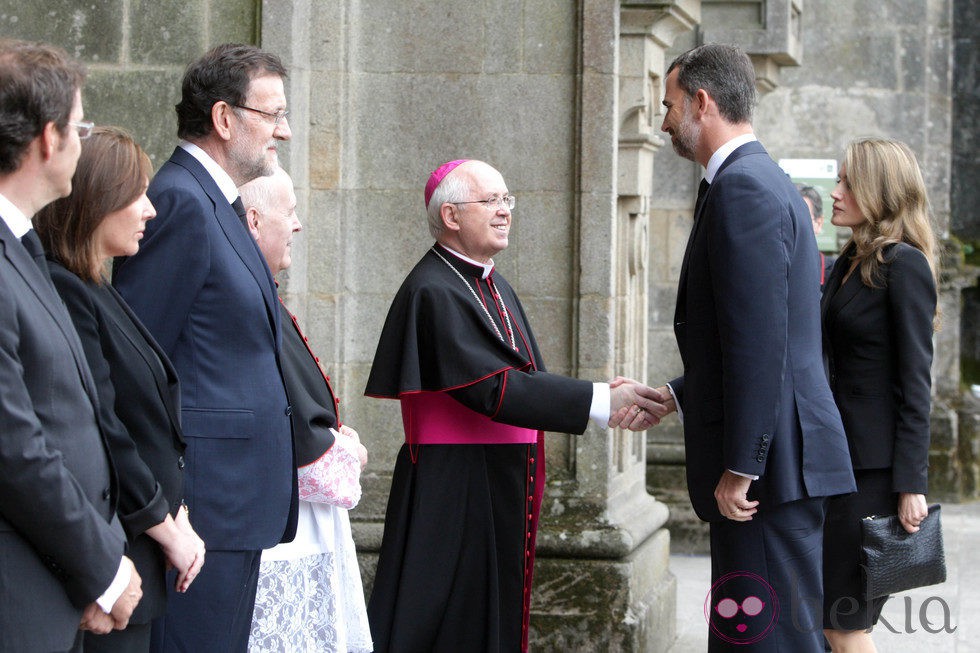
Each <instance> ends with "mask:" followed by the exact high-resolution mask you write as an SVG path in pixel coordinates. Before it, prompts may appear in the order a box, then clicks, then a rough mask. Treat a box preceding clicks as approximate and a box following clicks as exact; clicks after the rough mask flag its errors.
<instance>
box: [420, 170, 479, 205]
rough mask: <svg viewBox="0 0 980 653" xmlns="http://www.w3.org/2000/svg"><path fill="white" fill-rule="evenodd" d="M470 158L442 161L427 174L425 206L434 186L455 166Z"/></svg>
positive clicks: (433, 190)
mask: <svg viewBox="0 0 980 653" xmlns="http://www.w3.org/2000/svg"><path fill="white" fill-rule="evenodd" d="M470 160H471V159H456V160H455V161H450V162H448V163H443V164H442V165H441V166H439V167H438V168H436V169H435V170H433V171H432V174H431V175H429V181H427V182H425V208H426V209H428V208H429V200H431V199H432V193H434V192H436V188H438V187H439V184H441V183H442V180H443V179H445V178H446V175H448V174H449V173H450V172H452V171H453V170H455V169H456V166H458V165H460V164H463V163H466V162H467V161H470Z"/></svg>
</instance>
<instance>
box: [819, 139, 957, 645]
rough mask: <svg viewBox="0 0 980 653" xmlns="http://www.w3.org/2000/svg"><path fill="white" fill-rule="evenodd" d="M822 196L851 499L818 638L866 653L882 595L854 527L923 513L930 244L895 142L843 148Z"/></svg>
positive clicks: (826, 298)
mask: <svg viewBox="0 0 980 653" xmlns="http://www.w3.org/2000/svg"><path fill="white" fill-rule="evenodd" d="M831 197H832V198H833V199H834V212H833V219H832V222H833V224H834V225H836V226H839V227H850V228H851V230H852V233H853V235H852V237H851V240H850V241H849V242H848V243H847V244H846V245H845V246H844V248H843V250H842V252H841V256H840V257H839V258H838V259H837V263H836V264H835V265H834V269H833V271H832V272H831V274H830V277H829V279H828V280H827V284H826V286H825V288H824V294H823V300H822V301H821V313H822V321H823V335H824V350H825V354H826V359H827V361H828V364H829V373H830V385H831V388H832V389H833V392H834V399H835V400H836V402H837V406H838V408H839V409H840V413H841V417H842V418H843V421H844V430H845V431H846V433H847V440H848V444H849V447H850V451H851V460H852V462H853V465H854V475H855V478H856V480H857V487H858V491H857V493H855V494H851V495H844V496H840V497H834V498H832V499H831V500H830V504H829V506H828V510H827V518H826V522H825V526H824V634H825V635H826V636H827V639H828V641H829V642H830V644H831V646H832V647H833V650H834V651H845V650H846V651H875V650H876V649H875V646H874V642H873V641H872V639H871V635H870V633H869V632H866V631H867V630H868V629H869V628H870V627H871V626H873V625H874V624H875V623H877V621H878V616H879V614H880V612H881V608H882V606H883V605H884V603H885V600H886V598H887V597H886V598H881V599H875V600H873V601H871V602H865V601H864V600H863V595H862V580H861V578H862V577H861V570H860V567H859V558H858V554H859V549H860V533H861V531H860V520H861V519H862V518H863V517H866V516H868V515H871V514H877V515H887V514H892V515H893V514H898V516H899V519H900V520H901V523H902V525H903V526H904V528H905V530H907V531H908V532H910V533H914V532H916V531H917V530H918V529H919V523H920V522H921V521H922V519H923V518H924V517H925V516H926V514H927V507H926V499H925V495H926V492H927V491H928V467H929V409H930V405H931V397H930V395H931V376H930V368H931V366H932V334H933V331H934V325H935V323H936V321H937V308H936V306H937V297H936V279H937V273H936V253H935V246H936V245H935V243H936V238H935V235H934V233H933V229H932V225H931V223H930V221H929V212H928V200H927V198H926V189H925V183H924V182H923V180H922V173H921V172H920V171H919V166H918V164H917V163H916V160H915V155H914V154H913V153H912V151H911V150H910V149H909V147H908V146H907V145H905V144H904V143H900V142H897V141H892V140H883V139H862V140H858V141H854V142H852V143H851V144H850V145H848V147H847V150H846V152H845V154H844V161H843V163H842V164H841V167H840V175H839V179H838V182H837V187H836V188H835V189H834V192H833V193H831Z"/></svg>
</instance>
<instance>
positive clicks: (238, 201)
mask: <svg viewBox="0 0 980 653" xmlns="http://www.w3.org/2000/svg"><path fill="white" fill-rule="evenodd" d="M231 208H233V209H235V213H237V214H238V219H239V220H241V221H242V224H244V225H245V226H246V227H247V226H248V225H247V224H246V223H245V205H244V204H243V203H242V197H241V195H239V196H238V197H236V198H235V201H234V202H232V203H231Z"/></svg>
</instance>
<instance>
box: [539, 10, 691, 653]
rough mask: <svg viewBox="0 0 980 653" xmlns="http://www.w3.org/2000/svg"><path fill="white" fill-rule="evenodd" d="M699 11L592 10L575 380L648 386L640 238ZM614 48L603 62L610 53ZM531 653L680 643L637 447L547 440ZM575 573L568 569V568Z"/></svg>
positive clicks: (658, 527)
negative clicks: (672, 50) (683, 40)
mask: <svg viewBox="0 0 980 653" xmlns="http://www.w3.org/2000/svg"><path fill="white" fill-rule="evenodd" d="M698 6H699V3H698V2H696V1H687V2H644V3H639V2H619V1H617V0H606V1H601V2H600V1H588V0H585V1H584V2H583V3H582V11H581V23H580V29H581V57H580V60H581V69H580V77H579V106H580V121H579V131H578V138H579V141H580V143H579V148H578V149H579V152H580V153H581V154H580V159H579V184H580V185H579V190H578V213H579V215H578V227H579V249H578V257H579V261H580V266H579V267H580V269H581V276H580V278H579V288H578V293H577V297H578V311H577V315H576V325H577V332H578V337H577V349H578V355H577V359H576V362H577V368H578V369H577V370H576V374H577V376H579V377H581V378H594V379H609V378H611V377H612V376H613V375H615V374H624V375H627V376H632V377H634V378H639V379H643V378H644V377H645V376H646V355H647V344H646V343H647V319H648V318H647V314H648V299H647V292H648V282H647V266H648V249H647V247H648V241H649V234H648V225H649V206H650V199H651V198H650V180H651V178H652V176H653V160H654V153H655V152H656V150H657V149H658V148H660V147H661V146H662V145H663V142H664V141H663V139H662V138H661V137H660V136H659V135H658V129H659V124H656V121H655V118H654V117H655V116H656V115H657V114H658V113H659V112H658V110H657V108H656V107H657V105H658V104H659V102H660V99H661V85H662V80H661V74H662V70H663V59H664V50H665V49H666V47H667V46H668V45H669V43H670V42H671V41H672V40H673V36H674V35H675V34H677V33H679V32H681V31H684V30H687V29H691V27H693V25H695V24H696V22H697V11H698ZM610 43H613V44H616V47H615V48H610V47H609V44H610ZM549 446H551V452H550V453H549V455H548V465H549V470H550V472H549V473H550V474H551V478H552V481H551V482H550V483H549V486H548V490H547V494H546V500H545V503H544V506H543V512H542V525H543V527H542V531H541V534H540V536H539V539H538V557H537V560H538V564H537V570H536V578H535V597H534V601H533V603H532V615H531V630H532V633H531V641H532V647H533V648H536V649H539V650H549V651H551V650H555V651H557V650H560V651H589V652H592V651H596V650H608V651H624V652H625V651H665V650H667V649H668V648H669V647H670V645H671V644H672V643H673V640H674V638H675V624H674V618H675V610H676V608H675V594H676V581H675V579H674V578H673V576H671V574H670V572H669V570H668V555H669V541H670V538H669V534H668V533H667V531H666V529H664V528H663V525H664V523H665V522H666V519H667V508H666V506H665V505H664V504H662V503H660V502H658V501H656V500H655V499H654V498H653V497H652V496H651V495H649V494H648V493H647V492H646V487H645V484H646V480H645V477H646V451H645V445H644V438H643V435H642V434H633V433H629V432H622V431H620V430H618V429H616V430H614V431H608V430H605V429H600V428H598V427H595V426H592V427H590V429H589V431H588V432H586V434H585V435H583V436H555V437H552V438H551V439H550V440H549ZM570 559H572V560H570Z"/></svg>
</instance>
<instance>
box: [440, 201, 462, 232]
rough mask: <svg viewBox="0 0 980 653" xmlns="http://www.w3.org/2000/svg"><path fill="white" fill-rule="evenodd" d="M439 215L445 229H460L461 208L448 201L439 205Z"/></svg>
mask: <svg viewBox="0 0 980 653" xmlns="http://www.w3.org/2000/svg"><path fill="white" fill-rule="evenodd" d="M439 217H441V218H442V227H443V229H447V230H449V231H459V209H458V208H457V207H456V205H455V204H450V203H449V202H446V203H445V204H443V205H442V206H441V207H439Z"/></svg>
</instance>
